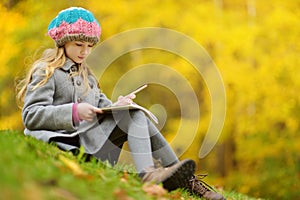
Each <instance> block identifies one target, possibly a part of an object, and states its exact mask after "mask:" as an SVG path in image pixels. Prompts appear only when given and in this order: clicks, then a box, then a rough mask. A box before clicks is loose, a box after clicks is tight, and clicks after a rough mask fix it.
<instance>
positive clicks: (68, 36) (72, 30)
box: [48, 7, 101, 47]
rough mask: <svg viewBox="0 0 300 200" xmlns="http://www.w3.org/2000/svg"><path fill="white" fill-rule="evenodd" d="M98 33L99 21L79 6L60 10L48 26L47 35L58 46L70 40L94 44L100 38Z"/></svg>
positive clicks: (99, 32) (99, 30)
mask: <svg viewBox="0 0 300 200" xmlns="http://www.w3.org/2000/svg"><path fill="white" fill-rule="evenodd" d="M100 34H101V27H100V24H99V22H98V21H97V20H96V19H95V17H94V16H93V14H92V13H91V12H90V11H88V10H86V9H84V8H80V7H71V8H68V9H65V10H62V11H60V12H59V13H58V15H57V16H56V17H55V18H54V19H53V20H52V21H51V22H50V24H49V26H48V35H49V36H50V37H51V38H52V39H53V40H54V41H55V43H56V46H58V47H62V46H64V44H65V43H66V42H70V41H86V42H91V43H93V44H96V43H97V42H98V41H99V39H100Z"/></svg>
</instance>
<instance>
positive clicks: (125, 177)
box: [120, 171, 128, 183]
mask: <svg viewBox="0 0 300 200" xmlns="http://www.w3.org/2000/svg"><path fill="white" fill-rule="evenodd" d="M120 181H121V182H123V183H127V182H128V172H127V171H124V172H123V176H122V177H121V178H120Z"/></svg>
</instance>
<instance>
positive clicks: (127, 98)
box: [114, 93, 136, 106]
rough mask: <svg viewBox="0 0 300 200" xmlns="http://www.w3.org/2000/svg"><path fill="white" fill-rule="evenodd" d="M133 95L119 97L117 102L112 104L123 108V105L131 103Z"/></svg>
mask: <svg viewBox="0 0 300 200" xmlns="http://www.w3.org/2000/svg"><path fill="white" fill-rule="evenodd" d="M135 97H136V96H135V94H133V93H131V94H129V95H126V96H125V97H124V96H119V98H118V101H117V102H116V103H114V105H116V106H124V105H129V104H131V103H133V99H134V98H135Z"/></svg>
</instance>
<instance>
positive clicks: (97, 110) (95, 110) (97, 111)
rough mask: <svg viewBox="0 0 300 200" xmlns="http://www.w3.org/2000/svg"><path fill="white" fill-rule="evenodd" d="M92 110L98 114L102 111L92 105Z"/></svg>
mask: <svg viewBox="0 0 300 200" xmlns="http://www.w3.org/2000/svg"><path fill="white" fill-rule="evenodd" d="M94 112H95V113H100V114H102V113H103V111H102V110H101V109H100V108H97V107H94Z"/></svg>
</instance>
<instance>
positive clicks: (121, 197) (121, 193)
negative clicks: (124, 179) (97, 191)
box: [114, 188, 132, 200]
mask: <svg viewBox="0 0 300 200" xmlns="http://www.w3.org/2000/svg"><path fill="white" fill-rule="evenodd" d="M114 197H115V199H116V200H132V198H131V197H129V196H128V195H127V192H126V190H124V189H120V188H118V189H115V191H114Z"/></svg>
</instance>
